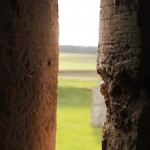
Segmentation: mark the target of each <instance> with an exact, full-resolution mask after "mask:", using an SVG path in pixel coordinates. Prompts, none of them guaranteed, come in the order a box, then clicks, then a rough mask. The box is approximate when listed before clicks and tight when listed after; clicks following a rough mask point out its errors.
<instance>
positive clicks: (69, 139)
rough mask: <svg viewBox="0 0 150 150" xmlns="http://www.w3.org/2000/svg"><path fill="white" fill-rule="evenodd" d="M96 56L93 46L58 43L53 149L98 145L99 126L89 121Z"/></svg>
mask: <svg viewBox="0 0 150 150" xmlns="http://www.w3.org/2000/svg"><path fill="white" fill-rule="evenodd" d="M65 48H66V49H65ZM68 49H70V50H68ZM96 57H97V48H96V47H81V46H60V54H59V83H58V111H57V150H85V149H86V150H98V149H101V127H100V126H97V127H94V126H92V125H91V110H92V88H93V87H97V86H99V76H98V75H97V73H96Z"/></svg>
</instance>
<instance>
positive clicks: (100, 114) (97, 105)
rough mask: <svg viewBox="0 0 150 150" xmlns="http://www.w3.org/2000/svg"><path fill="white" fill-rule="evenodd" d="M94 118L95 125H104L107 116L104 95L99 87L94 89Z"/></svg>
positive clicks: (92, 122) (92, 121) (92, 120)
mask: <svg viewBox="0 0 150 150" xmlns="http://www.w3.org/2000/svg"><path fill="white" fill-rule="evenodd" d="M91 117H92V119H91V124H92V125H93V126H98V127H102V126H103V125H104V121H105V118H106V106H105V101H104V97H103V96H102V94H100V93H99V87H95V88H93V89H92V116H91Z"/></svg>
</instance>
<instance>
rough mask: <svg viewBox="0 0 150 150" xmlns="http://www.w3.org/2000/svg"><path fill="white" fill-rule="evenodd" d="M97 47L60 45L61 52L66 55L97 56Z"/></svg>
mask: <svg viewBox="0 0 150 150" xmlns="http://www.w3.org/2000/svg"><path fill="white" fill-rule="evenodd" d="M97 49H98V48H97V47H94V46H73V45H60V46H59V52H64V53H87V54H96V53H97Z"/></svg>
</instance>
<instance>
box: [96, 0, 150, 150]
mask: <svg viewBox="0 0 150 150" xmlns="http://www.w3.org/2000/svg"><path fill="white" fill-rule="evenodd" d="M149 6H150V1H148V0H144V1H143V0H101V13H100V19H101V21H100V39H99V51H98V60H97V61H98V65H97V71H98V73H99V74H100V75H101V77H102V79H103V81H104V83H103V84H102V85H101V87H100V91H101V93H102V94H103V95H104V98H105V103H106V106H107V116H106V121H105V124H104V127H103V150H121V149H122V150H149V149H150V142H149V141H148V139H150V130H149V129H150V119H149V116H150V94H149V93H150V58H149V57H150V45H149V38H148V37H149V35H150V23H149V21H148V19H147V18H149V17H150V9H149Z"/></svg>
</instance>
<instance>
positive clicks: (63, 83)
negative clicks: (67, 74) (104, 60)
mask: <svg viewBox="0 0 150 150" xmlns="http://www.w3.org/2000/svg"><path fill="white" fill-rule="evenodd" d="M58 86H59V87H76V88H84V89H91V88H92V87H95V86H99V82H98V79H95V80H90V79H86V80H84V79H80V80H79V79H78V80H75V79H74V80H71V79H70V80H67V79H59V82H58Z"/></svg>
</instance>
